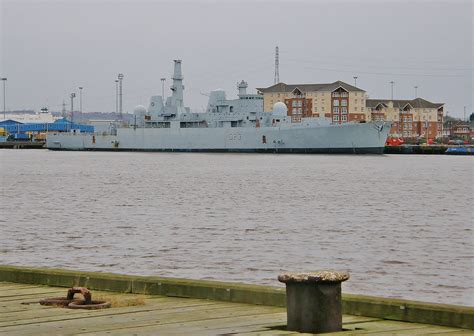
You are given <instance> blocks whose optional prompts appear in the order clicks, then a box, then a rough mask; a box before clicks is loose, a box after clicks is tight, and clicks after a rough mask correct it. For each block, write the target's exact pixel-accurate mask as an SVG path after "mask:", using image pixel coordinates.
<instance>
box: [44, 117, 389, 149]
mask: <svg viewBox="0 0 474 336" xmlns="http://www.w3.org/2000/svg"><path fill="white" fill-rule="evenodd" d="M389 130H390V126H389V125H387V124H384V125H383V126H381V125H376V124H373V123H363V124H361V123H347V124H340V125H324V126H317V125H315V126H308V125H301V126H298V125H294V126H293V125H292V126H291V127H256V128H251V127H223V128H152V127H150V128H134V127H127V128H118V129H117V130H116V134H115V135H98V134H87V133H84V134H83V133H80V134H72V133H59V134H50V135H48V137H47V139H46V147H47V148H48V149H51V150H96V151H159V152H246V153H308V154H310V153H355V154H364V153H371V154H382V153H383V149H384V145H385V141H386V139H387V135H388V132H389Z"/></svg>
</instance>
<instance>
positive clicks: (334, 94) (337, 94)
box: [332, 92, 341, 97]
mask: <svg viewBox="0 0 474 336" xmlns="http://www.w3.org/2000/svg"><path fill="white" fill-rule="evenodd" d="M332 96H333V97H340V96H341V95H340V94H339V92H333V93H332Z"/></svg>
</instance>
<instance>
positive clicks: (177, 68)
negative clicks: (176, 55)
mask: <svg viewBox="0 0 474 336" xmlns="http://www.w3.org/2000/svg"><path fill="white" fill-rule="evenodd" d="M172 79H173V85H172V86H171V91H173V94H172V96H171V105H172V106H176V112H177V114H180V113H183V112H186V111H185V109H184V102H183V91H184V86H183V76H182V74H181V60H174V73H173V78H172Z"/></svg>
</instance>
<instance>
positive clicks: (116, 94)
mask: <svg viewBox="0 0 474 336" xmlns="http://www.w3.org/2000/svg"><path fill="white" fill-rule="evenodd" d="M118 82H119V81H118V79H116V80H115V115H117V114H118Z"/></svg>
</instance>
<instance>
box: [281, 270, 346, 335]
mask: <svg viewBox="0 0 474 336" xmlns="http://www.w3.org/2000/svg"><path fill="white" fill-rule="evenodd" d="M347 279H349V273H347V272H335V271H319V272H309V273H283V274H280V275H279V276H278V280H279V281H280V282H283V283H285V284H286V310H287V320H288V322H287V330H291V331H298V332H307V333H323V332H336V331H341V330H342V302H341V282H343V281H346V280H347Z"/></svg>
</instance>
